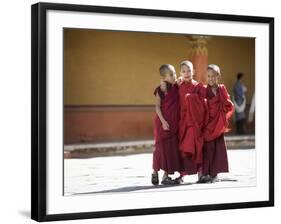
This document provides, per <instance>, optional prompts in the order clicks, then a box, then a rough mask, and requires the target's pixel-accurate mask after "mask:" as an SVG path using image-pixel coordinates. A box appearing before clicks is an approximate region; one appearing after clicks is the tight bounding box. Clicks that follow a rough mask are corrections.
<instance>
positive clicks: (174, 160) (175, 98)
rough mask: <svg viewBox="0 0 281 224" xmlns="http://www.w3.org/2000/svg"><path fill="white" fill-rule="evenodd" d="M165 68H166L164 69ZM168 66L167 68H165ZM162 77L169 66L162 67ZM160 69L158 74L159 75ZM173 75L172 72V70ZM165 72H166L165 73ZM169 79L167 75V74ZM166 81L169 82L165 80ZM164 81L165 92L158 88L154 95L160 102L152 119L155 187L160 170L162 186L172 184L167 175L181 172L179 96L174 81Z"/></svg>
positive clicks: (153, 179) (153, 177)
mask: <svg viewBox="0 0 281 224" xmlns="http://www.w3.org/2000/svg"><path fill="white" fill-rule="evenodd" d="M165 66H166V67H165ZM167 66H168V67H167ZM163 67H164V68H163V71H162V72H163V75H162V76H164V75H165V77H166V75H167V74H165V73H164V71H166V70H168V71H170V70H171V68H173V67H171V66H170V65H163ZM161 68H162V66H161V67H160V74H161ZM165 68H166V69H165ZM172 71H173V73H174V70H173V69H172ZM166 72H167V71H166ZM174 74H175V73H174ZM168 77H169V74H168ZM167 80H169V79H168V78H167ZM170 80H171V81H170V82H168V81H166V82H165V83H166V87H167V89H166V91H165V92H163V91H162V90H161V88H160V86H158V87H157V88H156V89H155V91H154V95H155V96H156V99H158V100H160V108H159V109H160V110H159V109H157V105H156V113H157V114H156V115H155V119H154V139H155V149H154V151H153V170H154V172H153V174H152V184H154V185H157V184H158V182H159V180H158V171H159V170H160V169H161V170H163V171H164V176H163V179H162V184H174V183H176V182H174V181H173V180H172V179H171V178H170V177H169V176H168V174H174V172H176V171H178V172H179V171H181V163H180V152H179V150H178V146H179V145H178V126H179V95H178V86H177V85H176V84H175V83H173V82H174V80H175V79H170ZM159 98H160V99H159Z"/></svg>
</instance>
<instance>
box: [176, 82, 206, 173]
mask: <svg viewBox="0 0 281 224" xmlns="http://www.w3.org/2000/svg"><path fill="white" fill-rule="evenodd" d="M205 95H206V88H205V87H204V86H203V84H202V83H198V82H196V81H195V80H192V81H190V82H182V83H181V84H180V85H179V97H180V121H179V149H180V151H181V156H182V166H183V172H182V175H186V174H188V175H191V174H196V173H197V172H198V171H199V170H200V166H201V162H202V147H203V136H202V133H201V129H202V127H203V125H204V124H205V109H206V108H205V107H206V106H205V103H204V97H205Z"/></svg>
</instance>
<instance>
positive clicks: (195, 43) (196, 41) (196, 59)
mask: <svg viewBox="0 0 281 224" xmlns="http://www.w3.org/2000/svg"><path fill="white" fill-rule="evenodd" d="M189 39H190V44H191V51H190V60H191V61H192V63H193V67H194V70H195V71H194V79H195V80H197V81H199V82H202V83H203V84H206V80H207V77H206V70H207V66H208V48H207V40H208V37H205V36H192V37H190V38H189Z"/></svg>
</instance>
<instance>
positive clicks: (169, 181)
mask: <svg viewBox="0 0 281 224" xmlns="http://www.w3.org/2000/svg"><path fill="white" fill-rule="evenodd" d="M177 183H178V182H177V181H176V180H172V178H171V177H165V178H164V179H163V180H162V181H161V184H163V185H173V184H177Z"/></svg>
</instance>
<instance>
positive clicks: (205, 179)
mask: <svg viewBox="0 0 281 224" xmlns="http://www.w3.org/2000/svg"><path fill="white" fill-rule="evenodd" d="M210 181H211V178H210V176H209V175H204V176H200V177H199V179H198V181H197V182H196V183H197V184H206V183H210Z"/></svg>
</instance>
